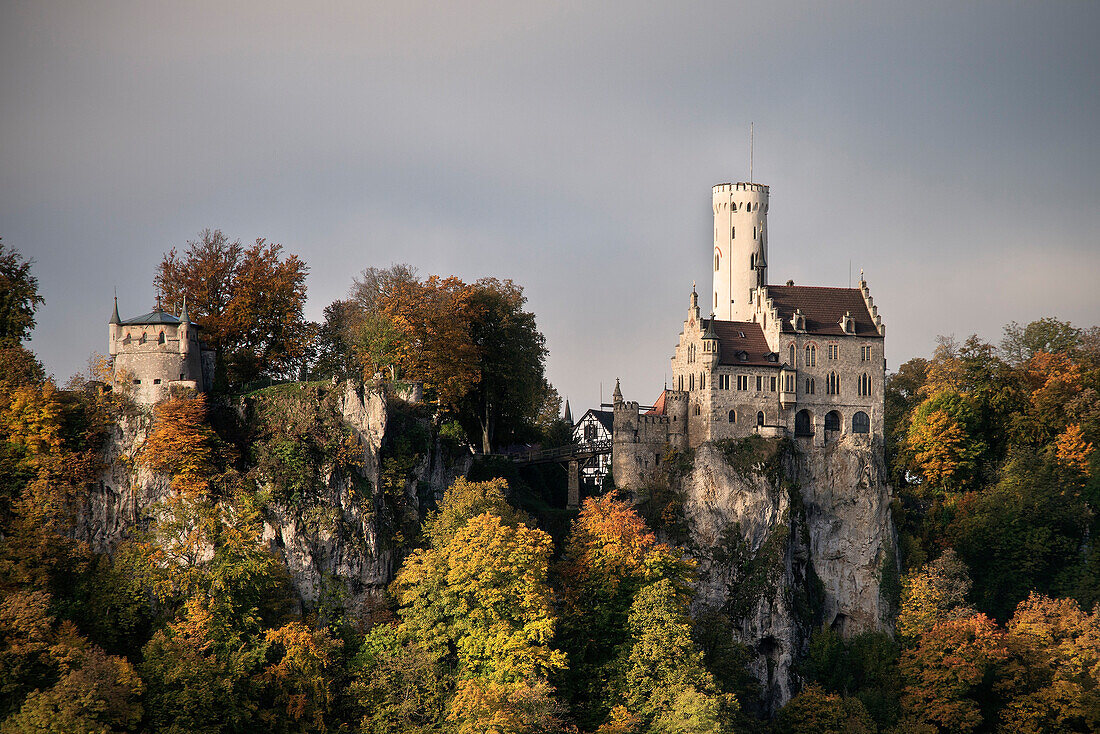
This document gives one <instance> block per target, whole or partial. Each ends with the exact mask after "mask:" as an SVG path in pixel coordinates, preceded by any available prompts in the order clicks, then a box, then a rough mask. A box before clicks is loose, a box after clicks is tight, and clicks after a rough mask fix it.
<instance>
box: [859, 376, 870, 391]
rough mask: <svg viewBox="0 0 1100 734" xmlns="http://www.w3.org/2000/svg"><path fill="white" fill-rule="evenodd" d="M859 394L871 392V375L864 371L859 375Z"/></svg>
mask: <svg viewBox="0 0 1100 734" xmlns="http://www.w3.org/2000/svg"><path fill="white" fill-rule="evenodd" d="M859 394H860V395H870V394H871V376H870V375H869V374H867V373H866V372H864V373H863V374H862V375H860V376H859Z"/></svg>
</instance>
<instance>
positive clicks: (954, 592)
mask: <svg viewBox="0 0 1100 734" xmlns="http://www.w3.org/2000/svg"><path fill="white" fill-rule="evenodd" d="M971 586H972V584H971V581H970V575H969V574H968V573H967V568H966V564H964V563H963V562H962V561H960V560H959V557H958V556H957V555H956V554H955V551H954V550H952V549H950V548H948V549H947V550H946V551H944V552H943V554H942V555H941V556H940V557H939V558H937V559H936V560H935V561H932V562H931V563H929V564H928V565H927V566H925V567H924V568H922V569H920V570H919V571H915V572H913V573H911V574H909V575H907V576H906V577H905V579H904V581H903V584H902V592H901V609H900V610H899V611H898V621H897V628H898V634H900V635H902V636H904V637H910V638H917V637H919V636H920V635H921V634H922V633H924V632H925V631H927V630H929V629H931V628H932V627H934V626H935V625H936V624H938V623H940V622H945V621H948V620H954V619H965V618H966V617H970V616H973V615H974V614H976V613H977V612H976V610H975V609H974V608H973V607H971V606H970V604H969V603H968V602H967V600H966V595H967V594H968V593H969V592H970V587H971Z"/></svg>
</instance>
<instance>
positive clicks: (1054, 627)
mask: <svg viewBox="0 0 1100 734" xmlns="http://www.w3.org/2000/svg"><path fill="white" fill-rule="evenodd" d="M1006 642H1007V644H1008V648H1009V650H1010V652H1011V653H1012V654H1013V656H1014V658H1015V659H1014V660H1013V661H1012V664H1010V665H1006V666H1004V670H1003V671H1002V674H1001V680H1000V681H999V683H998V692H999V693H1000V695H1001V696H1002V697H1004V698H1005V699H1007V700H1006V703H1005V705H1004V706H1003V708H1002V709H1001V712H1000V730H1001V731H1005V732H1013V733H1018V734H1024V733H1025V732H1091V731H1097V730H1098V729H1100V609H1097V610H1096V611H1094V612H1093V613H1092V614H1086V613H1085V612H1083V611H1082V610H1081V608H1080V606H1078V605H1077V603H1076V602H1075V601H1073V600H1072V599H1051V598H1049V597H1045V596H1042V595H1040V594H1035V593H1033V594H1031V596H1029V597H1028V598H1027V599H1025V600H1024V601H1022V602H1020V605H1019V606H1018V607H1017V608H1016V613H1015V614H1014V615H1013V617H1012V620H1011V621H1010V622H1009V623H1008V629H1007V635H1006Z"/></svg>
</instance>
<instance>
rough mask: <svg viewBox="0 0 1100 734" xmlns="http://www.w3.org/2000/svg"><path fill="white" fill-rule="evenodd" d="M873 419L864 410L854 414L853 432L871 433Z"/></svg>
mask: <svg viewBox="0 0 1100 734" xmlns="http://www.w3.org/2000/svg"><path fill="white" fill-rule="evenodd" d="M870 432H871V419H870V418H868V417H867V414H866V413H864V412H863V411H862V410H861V411H859V412H857V413H856V414H855V415H853V416H852V433H870Z"/></svg>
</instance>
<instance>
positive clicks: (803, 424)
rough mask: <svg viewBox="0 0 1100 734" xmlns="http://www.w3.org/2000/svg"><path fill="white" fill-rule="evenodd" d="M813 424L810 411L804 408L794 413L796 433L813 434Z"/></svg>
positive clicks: (800, 434) (799, 434)
mask: <svg viewBox="0 0 1100 734" xmlns="http://www.w3.org/2000/svg"><path fill="white" fill-rule="evenodd" d="M813 425H814V422H813V419H812V418H811V417H810V411H808V410H806V409H802V410H800V411H798V412H797V413H795V414H794V435H796V436H812V435H813V432H814V429H813Z"/></svg>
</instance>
